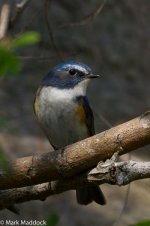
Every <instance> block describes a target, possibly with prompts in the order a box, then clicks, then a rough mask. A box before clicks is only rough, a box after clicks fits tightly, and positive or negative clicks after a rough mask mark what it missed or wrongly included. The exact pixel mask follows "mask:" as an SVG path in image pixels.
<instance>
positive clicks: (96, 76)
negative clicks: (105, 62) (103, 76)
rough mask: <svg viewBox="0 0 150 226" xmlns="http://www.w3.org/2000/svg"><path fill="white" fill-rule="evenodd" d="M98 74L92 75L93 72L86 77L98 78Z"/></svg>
mask: <svg viewBox="0 0 150 226" xmlns="http://www.w3.org/2000/svg"><path fill="white" fill-rule="evenodd" d="M99 76H100V75H94V74H89V75H87V76H86V77H87V78H98V77H99Z"/></svg>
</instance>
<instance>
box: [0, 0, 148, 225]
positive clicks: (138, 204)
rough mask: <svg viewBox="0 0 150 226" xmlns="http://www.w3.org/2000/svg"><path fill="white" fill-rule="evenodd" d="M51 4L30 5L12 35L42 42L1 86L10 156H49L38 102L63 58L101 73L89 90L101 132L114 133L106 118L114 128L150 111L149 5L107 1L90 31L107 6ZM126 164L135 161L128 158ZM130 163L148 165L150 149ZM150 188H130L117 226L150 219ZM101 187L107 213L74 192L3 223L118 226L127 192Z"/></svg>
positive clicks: (28, 206)
mask: <svg viewBox="0 0 150 226" xmlns="http://www.w3.org/2000/svg"><path fill="white" fill-rule="evenodd" d="M45 2H46V1H37V0H36V1H35V0H33V1H31V2H30V3H29V5H28V6H27V8H26V9H25V11H24V12H23V13H22V15H21V16H20V17H19V18H18V21H17V23H16V24H15V26H14V27H13V28H12V29H11V30H10V31H9V34H10V35H11V36H13V37H16V36H17V35H18V34H20V33H23V32H25V31H29V30H34V31H38V32H39V33H40V35H41V41H40V43H39V44H37V45H34V46H29V47H26V48H24V49H22V50H20V51H19V52H18V56H22V57H23V56H24V57H25V56H26V57H27V56H28V57H31V56H32V59H28V60H27V59H22V70H21V72H20V74H19V75H18V76H9V77H6V78H4V79H2V80H1V81H0V98H1V99H0V103H1V107H0V111H1V113H0V114H1V118H2V120H1V121H2V123H1V134H0V141H1V143H2V146H3V148H4V150H5V151H6V152H7V153H8V156H10V157H11V158H16V157H23V156H28V155H31V154H36V153H38V152H44V151H49V149H50V145H49V143H48V141H47V140H46V138H45V137H44V135H43V133H42V131H41V129H40V128H39V126H38V124H37V122H36V119H35V117H34V112H33V107H32V103H33V99H34V96H35V92H36V89H37V87H38V85H39V83H40V80H41V79H42V77H43V76H44V75H45V74H46V73H47V72H48V71H49V70H50V68H51V67H53V66H54V65H56V64H57V63H60V62H61V61H63V60H72V59H73V60H78V61H81V62H83V63H86V64H88V65H89V66H90V67H91V68H92V69H93V72H94V73H97V74H100V75H102V76H101V77H100V78H99V79H98V80H95V81H93V83H92V84H91V85H90V87H89V89H88V97H89V100H90V103H91V106H92V108H93V110H94V113H95V126H96V130H97V132H100V131H103V130H105V129H107V128H108V126H107V125H106V123H104V121H103V120H102V117H104V118H105V119H106V120H107V121H108V122H109V123H110V124H111V125H113V126H114V125H117V124H119V123H122V122H125V121H127V120H130V119H132V118H134V117H136V116H138V115H140V114H142V113H144V111H146V110H149V106H150V97H149V92H150V88H149V84H150V74H149V72H150V63H149V61H150V26H149V24H150V1H149V0H143V1H140V0H132V1H130V0H122V1H117V0H108V1H107V2H106V4H105V6H104V8H103V10H102V11H101V13H100V14H98V15H97V16H95V18H94V19H93V18H92V17H91V19H90V20H89V21H87V22H86V23H85V24H84V25H83V24H82V23H81V21H82V20H83V19H84V18H86V16H87V15H89V14H91V13H93V12H95V10H96V8H97V7H98V5H99V4H100V3H103V1H96V0H95V1H90V0H88V1H85V0H84V1H81V0H77V1H69V0H62V1H60V0H59V1H58V0H57V1H49V4H48V5H46V6H45ZM46 12H47V13H48V19H49V22H50V27H51V31H50V29H48V27H47V24H46V18H45V15H46ZM50 35H51V36H53V42H52V39H51V38H50ZM108 142H109V141H108ZM123 158H124V159H128V155H126V156H124V157H123ZM131 158H132V159H134V160H145V161H149V146H148V147H146V148H142V149H139V150H136V151H134V152H133V154H132V156H131ZM149 187H150V181H149V179H147V180H142V181H137V182H133V183H132V184H131V188H130V194H129V197H128V205H127V209H126V211H125V212H124V214H123V216H122V218H121V219H120V221H119V223H118V224H116V225H120V226H121V225H129V224H131V223H135V222H138V221H139V220H144V219H149V218H150V195H149V193H150V190H149ZM102 189H103V191H104V194H105V195H106V199H107V205H106V206H104V207H101V206H98V205H96V204H94V203H92V204H91V205H89V206H87V207H84V206H79V205H78V204H77V203H76V199H75V195H74V192H71V191H70V192H66V193H64V194H61V195H57V196H53V197H50V198H48V199H47V200H46V201H45V202H41V201H31V202H28V203H23V204H20V205H18V207H19V208H20V210H21V214H20V216H15V215H13V214H12V213H10V212H9V211H8V210H4V211H2V212H1V213H0V218H2V219H33V220H34V219H38V220H41V219H45V218H46V216H47V215H48V213H51V212H55V213H57V214H58V216H59V224H58V226H75V225H78V226H80V225H82V226H84V225H93V226H99V225H106V226H107V225H113V223H114V222H115V220H116V219H117V218H118V216H119V214H120V211H121V209H122V207H123V203H124V199H125V195H126V191H127V186H126V187H117V186H110V185H103V186H102Z"/></svg>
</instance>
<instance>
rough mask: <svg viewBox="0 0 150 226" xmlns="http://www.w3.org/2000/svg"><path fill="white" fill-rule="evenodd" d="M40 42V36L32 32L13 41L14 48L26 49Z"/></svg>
mask: <svg viewBox="0 0 150 226" xmlns="http://www.w3.org/2000/svg"><path fill="white" fill-rule="evenodd" d="M39 41H40V35H39V34H38V33H37V32H34V31H30V32H26V33H23V34H21V35H18V36H17V38H15V39H14V40H13V43H12V46H13V48H19V47H24V46H27V45H31V44H35V43H37V42H39Z"/></svg>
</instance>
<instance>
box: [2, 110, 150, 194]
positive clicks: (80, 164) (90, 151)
mask: <svg viewBox="0 0 150 226" xmlns="http://www.w3.org/2000/svg"><path fill="white" fill-rule="evenodd" d="M147 144H150V111H148V112H146V113H145V114H143V115H142V116H140V117H138V118H135V119H133V120H131V121H128V122H126V123H124V124H121V125H118V126H116V127H114V128H111V129H109V130H106V131H104V132H102V133H100V134H97V135H95V136H93V137H90V138H87V139H85V140H82V141H80V142H77V143H75V144H72V145H70V146H67V147H66V148H64V149H63V150H61V149H60V150H57V151H54V152H49V153H44V154H40V155H35V156H29V157H24V158H19V159H17V160H16V161H15V162H14V163H12V166H11V170H10V172H9V173H8V172H1V175H0V189H1V190H4V189H9V188H17V187H24V186H31V185H36V184H40V183H45V182H48V181H52V180H57V179H61V178H62V177H63V178H69V177H73V176H75V175H78V174H79V173H83V172H85V171H87V170H89V169H91V168H93V167H95V166H96V165H97V163H98V162H99V161H102V160H106V159H108V158H110V157H111V156H112V155H113V154H114V153H115V152H116V151H119V154H120V155H122V154H124V153H127V152H129V151H132V150H134V149H137V148H139V147H142V146H144V145H147Z"/></svg>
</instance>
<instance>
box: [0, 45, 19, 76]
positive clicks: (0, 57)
mask: <svg viewBox="0 0 150 226" xmlns="http://www.w3.org/2000/svg"><path fill="white" fill-rule="evenodd" d="M19 69H20V62H19V60H18V59H17V57H16V55H15V54H14V53H12V52H11V51H10V50H7V49H4V48H3V47H0V76H1V77H3V76H4V75H6V73H12V74H15V73H17V72H18V71H19Z"/></svg>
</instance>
